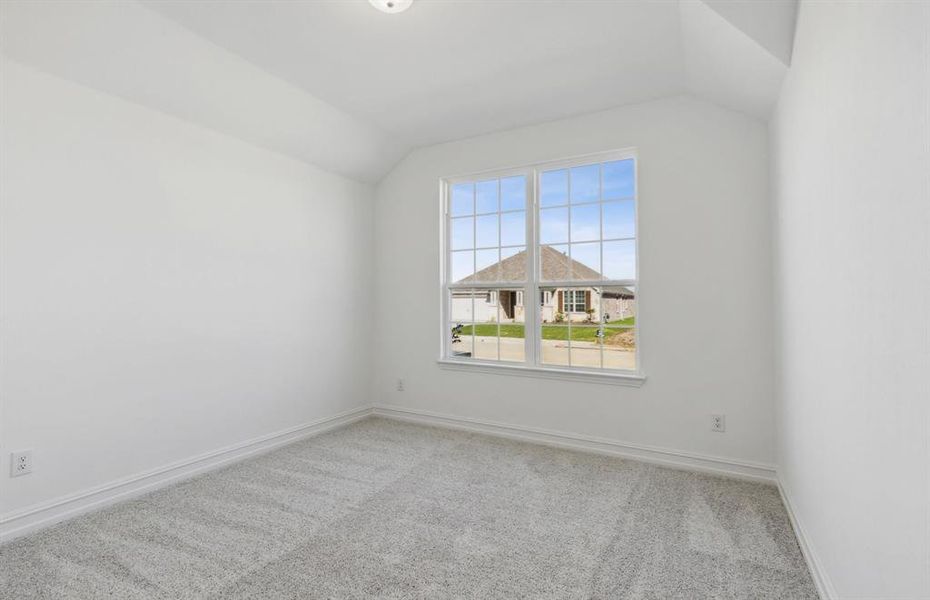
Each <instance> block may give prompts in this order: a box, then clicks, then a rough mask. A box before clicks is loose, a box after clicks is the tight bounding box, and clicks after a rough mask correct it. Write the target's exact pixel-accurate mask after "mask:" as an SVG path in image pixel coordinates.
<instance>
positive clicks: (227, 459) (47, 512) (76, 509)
mask: <svg viewBox="0 0 930 600" xmlns="http://www.w3.org/2000/svg"><path fill="white" fill-rule="evenodd" d="M370 415H371V407H370V406H362V407H360V408H356V409H353V410H350V411H346V412H343V413H339V414H337V415H333V416H331V417H326V418H323V419H317V420H316V421H311V422H309V423H305V424H303V425H298V426H296V427H291V428H289V429H285V430H282V431H278V432H275V433H271V434H268V435H263V436H260V437H256V438H253V439H251V440H246V441H244V442H240V443H238V444H234V445H232V446H227V447H225V448H219V449H217V450H213V451H211V452H207V453H205V454H201V455H199V456H194V457H191V458H187V459H184V460H180V461H177V462H174V463H171V464H168V465H164V466H162V467H158V468H155V469H152V470H149V471H145V472H142V473H138V474H135V475H131V476H129V477H124V478H121V479H117V480H116V481H111V482H109V483H105V484H103V485H100V486H97V487H94V488H91V489H87V490H83V491H80V492H76V493H74V494H68V495H66V496H62V497H59V498H56V499H54V500H50V501H48V502H41V503H38V504H34V505H32V506H28V507H26V508H22V509H20V510H16V511H12V512H9V513H6V514H4V515H2V516H0V542H3V543H6V542H8V541H10V540H12V539H13V538H16V537H19V536H22V535H25V534H28V533H32V532H34V531H37V530H39V529H43V528H45V527H49V526H51V525H54V524H56V523H59V522H61V521H64V520H67V519H71V518H74V517H77V516H78V515H81V514H84V513H88V512H91V511H94V510H98V509H101V508H103V507H105V506H109V505H111V504H115V503H116V502H122V501H124V500H128V499H130V498H133V497H136V496H140V495H142V494H145V493H148V492H151V491H154V490H156V489H158V488H163V487H166V486H168V485H170V484H173V483H177V482H178V481H180V480H182V479H188V478H190V477H193V476H194V475H198V474H201V473H204V472H206V471H211V470H213V469H216V468H219V467H222V466H224V465H227V464H229V463H233V462H236V461H240V460H244V459H246V458H249V457H251V456H255V455H257V454H262V453H264V452H268V451H270V450H274V449H275V448H279V447H281V446H284V445H287V444H290V443H293V442H296V441H298V440H301V439H304V438H308V437H312V436H314V435H319V434H321V433H324V432H326V431H330V430H332V429H336V428H338V427H343V426H345V425H348V424H350V423H354V422H355V421H359V420H361V419H364V418H366V417H368V416H370Z"/></svg>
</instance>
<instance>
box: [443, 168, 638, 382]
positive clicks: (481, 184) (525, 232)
mask: <svg viewBox="0 0 930 600" xmlns="http://www.w3.org/2000/svg"><path fill="white" fill-rule="evenodd" d="M442 191H443V193H442V214H443V224H442V240H443V256H444V260H443V268H442V307H443V308H442V325H441V326H442V357H441V359H442V362H443V363H445V364H454V365H469V364H470V365H487V366H494V365H503V366H508V367H511V369H515V368H520V367H522V368H525V369H526V370H527V372H545V373H556V374H558V373H560V372H564V373H569V374H571V373H585V372H589V373H595V374H601V375H606V374H614V375H618V376H631V375H632V376H636V377H639V373H640V370H641V369H640V360H639V353H638V344H637V340H638V334H639V331H638V327H639V324H638V320H637V312H638V311H637V276H638V273H637V243H636V236H637V219H636V208H637V207H636V197H637V182H636V156H635V153H634V152H633V151H620V152H611V153H604V154H600V155H594V156H587V157H583V158H579V159H571V160H564V161H558V162H552V163H545V164H538V165H531V166H528V167H523V168H517V169H508V170H504V171H499V172H489V173H483V174H477V175H472V176H464V177H454V178H447V179H444V180H443V181H442ZM529 298H535V299H537V302H536V305H535V306H533V303H532V302H524V299H529Z"/></svg>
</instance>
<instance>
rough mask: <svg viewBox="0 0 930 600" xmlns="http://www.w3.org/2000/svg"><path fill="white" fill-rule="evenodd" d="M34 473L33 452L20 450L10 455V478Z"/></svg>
mask: <svg viewBox="0 0 930 600" xmlns="http://www.w3.org/2000/svg"><path fill="white" fill-rule="evenodd" d="M28 473H32V450H20V451H19V452H13V453H12V454H11V455H10V477H19V476H20V475H26V474H28Z"/></svg>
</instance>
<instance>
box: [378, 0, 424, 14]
mask: <svg viewBox="0 0 930 600" xmlns="http://www.w3.org/2000/svg"><path fill="white" fill-rule="evenodd" d="M368 1H369V2H371V5H372V6H374V7H375V8H377V9H378V10H380V11H384V12H386V13H391V14H395V13H400V12H404V11H405V10H407V9H408V8H410V5H411V4H413V0H368Z"/></svg>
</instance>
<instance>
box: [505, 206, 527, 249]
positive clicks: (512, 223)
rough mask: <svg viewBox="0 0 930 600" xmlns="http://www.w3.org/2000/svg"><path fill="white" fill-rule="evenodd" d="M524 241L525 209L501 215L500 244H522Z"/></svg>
mask: <svg viewBox="0 0 930 600" xmlns="http://www.w3.org/2000/svg"><path fill="white" fill-rule="evenodd" d="M525 243H526V211H520V212H512V213H504V214H502V215H501V245H502V246H522V245H523V244H525Z"/></svg>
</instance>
